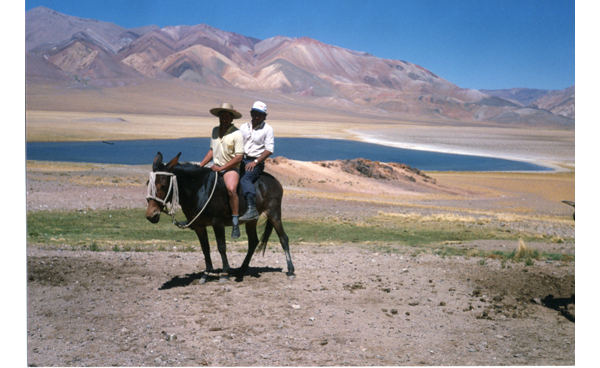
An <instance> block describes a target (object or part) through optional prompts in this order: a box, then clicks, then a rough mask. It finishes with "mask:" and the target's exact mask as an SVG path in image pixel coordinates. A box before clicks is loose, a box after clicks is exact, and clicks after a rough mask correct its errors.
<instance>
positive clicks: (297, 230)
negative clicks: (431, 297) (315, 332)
mask: <svg viewBox="0 0 600 368" xmlns="http://www.w3.org/2000/svg"><path fill="white" fill-rule="evenodd" d="M144 215H145V209H122V210H88V211H35V212H33V211H32V212H29V213H28V214H27V242H28V244H43V245H48V246H58V247H62V248H72V249H86V250H92V251H115V252H118V251H154V250H159V251H166V250H174V249H175V250H178V251H185V252H194V251H199V249H200V244H199V242H198V238H197V237H196V234H195V233H194V232H193V231H192V230H189V229H185V230H182V229H179V228H178V227H176V226H174V225H173V224H172V223H171V218H170V216H167V215H164V214H163V215H162V216H161V221H160V222H159V223H158V224H152V223H150V222H149V221H147V220H146V218H145V216H144ZM178 219H179V220H183V215H182V214H181V213H180V214H179V216H178ZM284 227H285V230H286V233H287V235H288V237H289V239H290V243H291V244H292V245H293V244H299V243H309V244H319V245H329V244H331V243H333V244H352V243H356V244H357V246H360V247H364V248H369V249H371V250H373V251H377V252H382V253H384V252H385V253H409V254H413V255H417V254H420V253H433V254H438V255H440V256H444V257H445V256H467V257H487V258H496V259H503V260H507V259H509V260H516V261H526V260H527V259H540V258H545V259H551V260H557V261H558V260H565V257H564V255H562V254H559V255H555V254H544V253H539V252H537V251H533V253H531V254H529V253H528V250H527V249H525V248H523V249H520V250H516V251H513V252H500V251H495V252H483V251H477V250H472V249H463V248H461V247H459V246H454V245H453V244H460V243H461V242H467V241H473V240H483V239H505V240H519V239H523V240H524V241H539V240H545V241H551V240H552V239H550V238H548V239H540V237H539V236H537V235H530V236H524V235H523V234H518V233H512V232H507V231H505V230H502V229H495V228H491V227H487V226H472V224H468V223H466V224H464V223H457V222H454V223H451V222H447V221H428V222H403V223H399V224H393V225H390V224H387V225H385V226H384V225H382V224H380V223H378V222H376V221H374V222H371V223H361V224H354V223H349V222H339V221H284ZM227 231H229V229H228V230H227ZM260 232H261V230H260V229H259V233H260ZM208 234H209V241H210V243H211V245H212V246H213V247H214V246H215V245H216V240H215V238H214V234H213V231H212V229H209V230H208ZM227 235H229V234H228V233H227ZM227 242H228V249H230V250H232V251H242V252H245V250H246V245H245V244H246V243H247V238H246V236H245V234H244V231H243V226H242V237H241V238H240V239H238V240H237V241H236V242H235V243H232V242H231V239H230V238H229V236H228V237H227ZM269 244H270V246H271V247H276V248H277V249H280V247H279V240H278V239H277V236H276V234H275V233H273V235H271V239H270V242H269ZM536 252H537V253H536ZM569 257H572V256H569Z"/></svg>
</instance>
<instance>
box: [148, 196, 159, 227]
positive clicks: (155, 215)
mask: <svg viewBox="0 0 600 368" xmlns="http://www.w3.org/2000/svg"><path fill="white" fill-rule="evenodd" d="M146 219H147V220H148V221H150V222H151V223H153V224H156V223H157V222H158V221H159V220H160V206H159V205H158V204H157V203H156V202H154V201H148V209H147V210H146Z"/></svg>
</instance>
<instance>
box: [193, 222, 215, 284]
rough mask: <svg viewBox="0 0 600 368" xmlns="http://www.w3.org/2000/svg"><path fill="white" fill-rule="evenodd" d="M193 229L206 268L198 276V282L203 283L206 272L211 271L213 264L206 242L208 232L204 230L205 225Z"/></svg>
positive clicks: (205, 278) (206, 276) (206, 275)
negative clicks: (198, 241)
mask: <svg viewBox="0 0 600 368" xmlns="http://www.w3.org/2000/svg"><path fill="white" fill-rule="evenodd" d="M194 231H196V235H197V236H198V240H200V246H201V247H202V253H203V254H204V263H205V264H206V270H205V271H204V274H203V275H202V277H201V278H200V283H201V284H204V283H205V282H206V280H207V279H208V273H209V272H213V265H212V261H211V259H210V245H209V243H208V233H207V231H206V227H198V228H194Z"/></svg>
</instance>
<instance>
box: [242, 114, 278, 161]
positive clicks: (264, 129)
mask: <svg viewBox="0 0 600 368" xmlns="http://www.w3.org/2000/svg"><path fill="white" fill-rule="evenodd" d="M240 131H241V132H242V136H243V137H244V153H245V154H246V155H247V156H249V157H259V156H260V155H262V153H263V152H264V151H265V150H267V151H269V152H271V153H273V152H274V150H275V133H274V132H273V128H272V127H271V126H270V125H269V124H267V122H266V121H263V122H262V123H261V124H260V125H259V126H257V127H256V129H252V122H248V123H245V124H242V126H241V127H240Z"/></svg>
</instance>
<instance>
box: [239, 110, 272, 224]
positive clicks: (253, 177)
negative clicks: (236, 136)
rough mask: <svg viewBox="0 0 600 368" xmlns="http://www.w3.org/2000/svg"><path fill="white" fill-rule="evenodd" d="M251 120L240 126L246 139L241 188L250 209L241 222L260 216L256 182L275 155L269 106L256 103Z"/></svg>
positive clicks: (241, 218) (251, 111) (251, 113)
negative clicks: (268, 115)
mask: <svg viewBox="0 0 600 368" xmlns="http://www.w3.org/2000/svg"><path fill="white" fill-rule="evenodd" d="M250 116H251V120H250V121H249V122H248V123H245V124H242V125H241V126H240V131H241V132H242V136H243V137H244V159H243V160H242V167H241V170H240V171H241V179H240V186H241V188H242V195H243V196H244V198H245V199H246V204H247V206H248V209H247V210H246V213H245V214H244V215H243V216H242V217H240V220H243V221H250V220H256V219H258V217H259V216H260V213H258V211H257V209H256V189H255V188H254V182H256V181H257V180H258V178H259V177H260V174H261V173H262V172H263V171H264V169H265V160H266V159H267V158H268V157H269V156H271V155H272V154H273V151H274V148H275V135H274V133H273V128H272V127H271V126H270V125H269V124H267V122H266V121H265V120H266V119H267V105H266V104H265V103H264V102H262V101H256V102H255V103H254V105H252V110H250Z"/></svg>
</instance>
